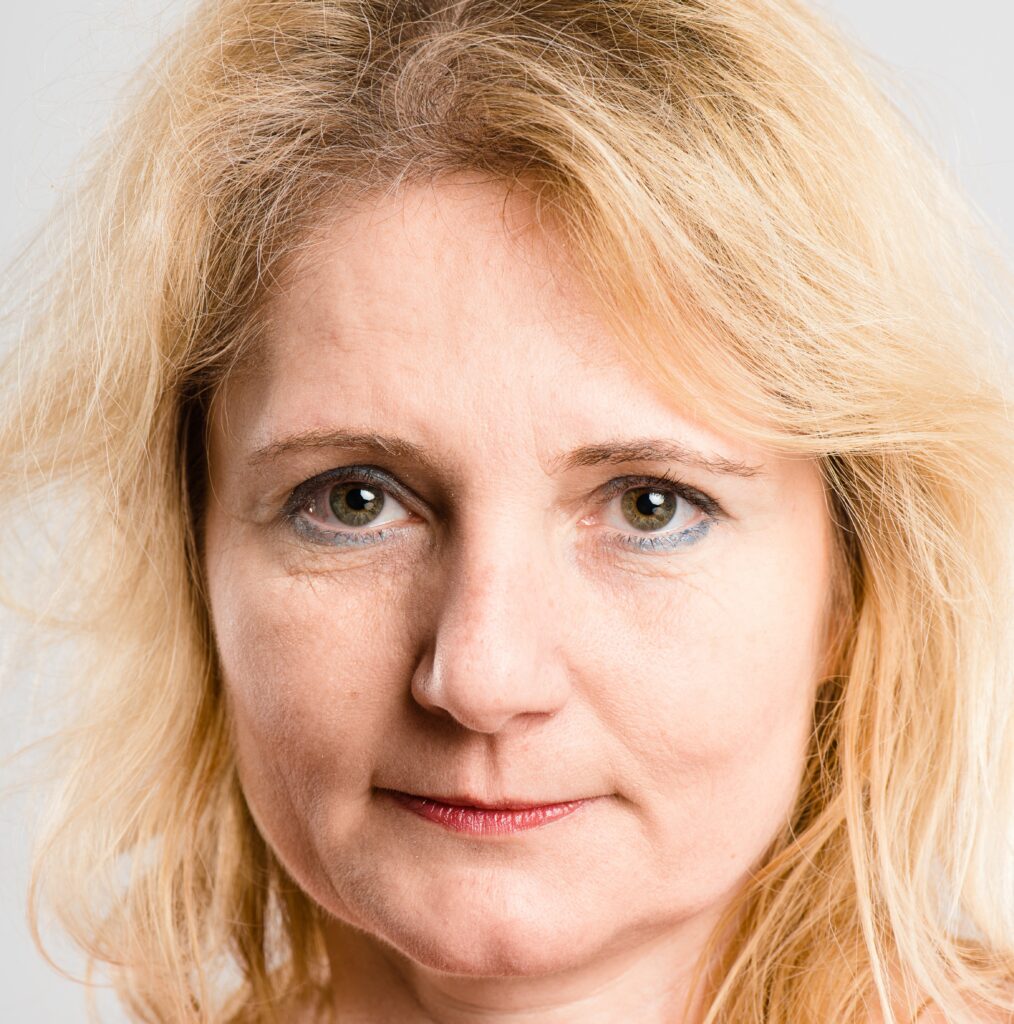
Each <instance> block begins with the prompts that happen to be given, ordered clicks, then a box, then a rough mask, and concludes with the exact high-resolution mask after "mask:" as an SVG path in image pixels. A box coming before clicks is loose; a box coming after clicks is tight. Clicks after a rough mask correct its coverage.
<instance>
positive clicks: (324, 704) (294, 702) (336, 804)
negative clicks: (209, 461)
mask: <svg viewBox="0 0 1014 1024" xmlns="http://www.w3.org/2000/svg"><path fill="white" fill-rule="evenodd" d="M208 542H209V543H208V550H209V552H212V553H213V557H211V558H209V561H208V572H207V575H208V586H209V597H210V604H211V612H212V621H213V623H214V630H215V638H216V646H217V650H218V654H219V661H220V664H221V670H222V675H223V680H224V684H225V690H226V694H227V699H228V701H229V705H230V710H231V714H232V720H233V728H234V736H235V742H236V749H237V757H238V763H239V771H240V777H241V780H242V783H243V789H244V792H245V793H246V796H247V799H248V802H249V804H250V808H251V811H252V813H253V814H254V817H255V819H256V820H257V822H258V824H259V825H260V827H261V829H262V831H263V832H264V834H265V835H266V836H267V837H268V838H269V839H270V840H271V842H272V845H274V846H275V847H276V849H277V850H278V852H279V853H280V854H281V855H282V858H283V860H284V861H287V862H289V863H292V861H293V860H294V859H297V858H298V859H302V860H305V848H307V847H311V846H313V844H314V837H315V836H316V835H317V834H318V833H319V832H320V830H321V829H323V828H325V827H333V826H335V825H336V824H338V825H341V824H342V823H341V822H336V821H335V820H334V819H335V814H336V813H337V814H339V815H341V816H342V817H347V818H348V819H349V820H348V821H347V822H345V824H348V825H351V824H353V819H354V816H355V815H356V814H357V813H358V812H359V810H360V809H361V805H362V801H363V800H364V799H365V796H366V794H368V792H369V788H370V785H371V773H372V772H373V770H374V768H375V767H376V756H377V751H378V748H379V747H381V746H382V745H383V742H384V737H385V736H386V735H388V734H389V733H390V731H391V725H392V722H393V721H395V719H396V716H397V714H398V713H399V709H400V708H401V703H400V702H401V701H402V700H403V698H404V686H403V685H402V686H401V688H400V689H399V687H398V681H399V680H404V679H405V678H407V673H408V672H409V669H408V668H407V667H405V666H407V664H408V661H409V659H410V651H409V649H408V646H407V641H406V630H405V622H406V620H405V617H404V616H405V615H406V614H407V612H406V610H405V609H404V607H403V605H404V602H405V600H407V593H410V592H411V588H404V587H403V586H399V587H397V588H395V587H394V586H393V584H392V582H390V581H388V582H384V581H380V580H376V579H371V580H367V579H365V578H364V577H363V574H361V573H356V572H354V571H352V572H347V573H330V574H328V575H316V576H315V575H308V574H291V575H290V574H287V573H284V572H280V571H279V568H278V564H277V561H275V562H270V563H269V562H268V561H266V560H263V561H262V560H261V558H260V557H259V554H258V547H257V545H255V544H248V545H245V546H244V545H242V544H241V543H238V544H237V546H236V547H235V548H234V549H233V550H231V551H230V550H229V549H228V548H226V547H224V546H216V544H215V536H214V531H213V530H211V529H209V534H208ZM336 797H338V798H339V799H338V800H336V799H335V798H336ZM325 817H326V819H327V821H326V822H325V820H324V819H325Z"/></svg>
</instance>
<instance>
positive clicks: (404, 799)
mask: <svg viewBox="0 0 1014 1024" xmlns="http://www.w3.org/2000/svg"><path fill="white" fill-rule="evenodd" d="M386 792H387V793H389V794H390V796H391V797H392V798H393V799H394V800H395V801H397V803H399V804H401V806H402V807H405V808H407V809H408V810H410V811H412V812H414V813H415V814H418V815H419V817H420V818H426V819H427V820H429V821H433V822H436V824H438V825H443V827H444V828H448V829H450V830H451V831H452V832H467V833H469V834H470V835H506V834H508V833H511V832H524V831H525V830H527V829H530V828H538V827H539V826H540V825H548V824H549V823H550V822H551V821H557V820H558V819H560V818H564V817H566V816H567V815H568V814H573V813H574V811H576V810H577V809H578V808H579V807H580V806H581V805H582V804H586V803H588V801H587V800H568V801H567V802H566V803H560V804H536V805H532V806H524V807H502V806H501V807H478V806H476V805H475V804H464V803H460V804H459V803H444V802H443V801H440V800H432V799H430V798H429V797H422V796H414V795H413V794H411V793H401V792H399V791H398V790H396V789H389V790H386Z"/></svg>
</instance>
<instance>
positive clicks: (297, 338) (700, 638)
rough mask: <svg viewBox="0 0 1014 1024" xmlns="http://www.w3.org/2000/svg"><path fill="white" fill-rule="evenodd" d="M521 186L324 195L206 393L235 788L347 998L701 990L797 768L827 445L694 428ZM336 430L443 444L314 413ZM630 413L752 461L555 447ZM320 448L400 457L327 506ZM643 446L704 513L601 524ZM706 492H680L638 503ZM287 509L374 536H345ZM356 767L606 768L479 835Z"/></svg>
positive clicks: (356, 458)
mask: <svg viewBox="0 0 1014 1024" xmlns="http://www.w3.org/2000/svg"><path fill="white" fill-rule="evenodd" d="M526 203H527V200H525V199H524V198H523V196H522V195H520V194H514V195H512V196H511V198H510V200H509V202H508V204H507V206H506V207H504V192H503V190H502V189H501V188H500V187H498V186H497V185H495V184H492V183H481V182H478V181H474V180H469V179H466V178H464V177H459V178H456V179H448V180H446V181H444V182H442V183H441V184H439V185H438V186H434V187H430V188H421V187H416V188H413V189H412V190H410V191H408V192H406V193H404V194H403V195H402V196H400V197H398V198H397V199H390V198H389V199H385V200H383V201H382V202H380V203H378V204H375V205H374V206H371V207H363V208H362V209H360V210H357V211H356V212H355V214H354V215H352V216H351V217H349V218H347V219H344V220H343V221H342V222H341V224H335V225H333V226H332V227H331V228H330V229H328V230H326V231H324V232H323V234H322V241H321V243H320V245H319V246H317V247H316V248H315V249H314V250H313V258H312V259H304V260H303V261H302V263H301V264H300V265H299V267H298V268H297V269H296V270H294V272H293V273H292V274H291V275H290V277H289V279H288V280H287V281H286V283H285V286H284V287H283V288H281V289H280V290H279V291H278V293H277V294H276V295H275V296H274V297H273V298H272V300H271V302H270V305H269V309H268V313H269V316H270V318H271V322H272V324H273V327H272V330H271V332H270V337H269V339H268V341H267V343H266V349H265V352H264V359H263V360H262V361H261V362H260V363H259V364H258V366H257V367H256V368H255V369H254V370H252V371H251V372H250V373H248V374H245V375H243V376H239V377H237V378H235V379H234V380H232V381H231V382H229V384H228V385H227V386H226V387H225V388H224V390H223V392H222V394H221V396H220V400H219V401H218V402H217V403H216V405H215V407H214V410H213V417H212V431H211V443H210V451H209V474H210V482H211V488H212V500H211V501H210V503H209V506H208V510H207V516H206V522H205V531H206V536H205V552H204V559H205V572H206V576H207V582H208V587H209V595H210V604H211V613H212V619H213V623H214V629H215V635H216V640H217V646H218V651H219V655H220V659H221V666H222V671H223V675H224V682H225V687H226V693H227V698H228V700H229V702H230V705H231V707H232V711H233V715H234V720H235V741H236V746H237V751H238V758H239V764H240V773H241V779H242V784H243V787H244V791H245V793H246V796H247V799H248V802H249V804H250V808H251V811H252V813H253V815H254V818H255V820H256V822H257V824H258V827H259V828H260V829H261V831H262V833H263V835H264V836H265V838H266V839H267V841H268V842H269V843H270V845H271V846H272V847H273V849H274V850H275V852H276V853H277V855H278V857H279V858H280V859H281V861H282V862H283V863H284V865H285V866H286V868H287V869H288V871H289V872H290V873H291V875H292V877H293V878H294V879H295V880H296V881H297V882H298V884H299V885H300V886H301V887H302V888H303V889H304V890H305V891H306V892H307V893H308V894H309V895H310V896H311V897H312V898H313V899H314V900H316V901H317V902H318V903H320V904H321V905H322V906H323V907H325V908H326V909H327V910H328V911H329V912H330V914H331V915H332V916H333V919H334V923H333V925H332V927H331V930H330V935H329V945H330V953H331V957H332V963H333V967H334V971H335V977H336V984H335V1008H337V1009H338V1010H339V1011H340V1012H342V1013H343V1014H345V1016H343V1017H341V1018H340V1019H342V1020H355V1021H363V1022H366V1021H378V1022H379V1021H389V1020H392V1019H396V1020H398V1021H400V1022H405V1024H414V1022H417V1021H438V1022H441V1024H466V1022H468V1024H473V1022H484V1021H493V1020H495V1021H497V1022H501V1024H507V1022H511V1021H520V1020H525V1021H530V1020H533V1019H535V1020H538V1021H540V1024H563V1022H571V1021H580V1022H581V1024H591V1022H615V1021H619V1020H637V1021H638V1022H643V1024H652V1022H663V1021H664V1022H666V1024H677V1022H690V1021H694V1020H697V1019H698V1018H699V1010H700V1007H699V1006H691V1007H689V1008H685V1007H684V999H685V995H686V981H687V977H688V973H689V971H690V970H691V969H692V967H693V965H694V962H695V961H696V959H697V958H698V956H699V955H700V952H701V949H702V946H703V944H704V942H705V940H706V938H707V936H708V934H709V932H710V931H711V929H712V928H713V927H714V924H715V921H716V920H717V918H718V915H719V914H720V912H721V911H722V909H723V908H724V907H725V906H726V904H727V903H728V901H729V900H730V899H731V898H732V896H733V895H734V894H735V893H736V891H737V890H739V888H740V887H741V886H742V885H743V883H744V881H745V880H746V878H747V875H748V873H749V871H750V870H751V868H752V867H753V866H755V865H757V864H758V863H759V862H760V861H761V860H762V859H763V857H764V855H765V851H766V850H767V848H768V846H769V844H770V842H771V840H772V839H773V837H774V836H775V835H776V834H777V833H778V832H779V831H780V829H781V828H782V827H783V825H784V823H785V821H786V818H787V816H788V815H789V814H790V812H791V809H792V806H793V803H794V800H795V795H796V791H797V787H798V783H799V778H800V773H801V771H802V767H803V759H804V755H805V750H806V746H807V739H808V736H809V732H810V722H811V712H812V706H813V700H814V691H815V687H816V685H817V683H818V682H819V679H820V666H821V643H822V636H823V632H822V631H823V628H824V616H825V610H826V605H827V595H828V592H829V587H830V570H831V538H832V534H831V529H832V526H831V520H830V516H829V513H828V508H827V502H826V496H825V492H824V488H823V485H822V481H821V477H820V474H819V471H818V467H817V465H816V464H815V463H814V462H812V461H810V460H804V459H798V458H797V459H790V458H786V457H781V456H778V455H776V454H775V453H773V452H768V451H762V450H760V449H758V448H756V447H754V446H752V445H749V444H746V443H744V442H743V441H741V440H739V439H737V438H733V437H729V436H722V435H719V434H716V433H714V432H713V431H712V430H711V429H709V427H708V425H707V424H705V423H702V422H700V421H699V420H696V419H693V418H691V417H690V416H689V415H687V414H686V413H685V412H684V411H683V410H681V409H679V408H676V407H674V405H673V404H672V402H671V400H669V399H667V398H666V396H664V395H660V394H658V393H656V391H654V390H653V388H652V386H651V383H650V382H649V381H647V380H646V379H644V378H643V377H642V376H640V375H639V374H638V373H637V372H635V370H633V369H632V368H631V367H629V366H627V365H625V364H624V363H623V362H622V360H621V359H620V358H619V356H618V350H617V347H616V340H615V338H613V337H611V335H610V334H609V331H608V330H607V328H606V327H605V324H604V322H603V321H602V319H601V318H600V317H599V316H597V315H596V312H595V305H594V301H593V297H592V296H590V295H589V294H588V293H587V292H586V290H585V289H584V288H583V287H582V284H581V282H580V281H578V280H577V279H575V278H572V277H570V276H569V274H568V272H567V271H566V270H565V269H564V268H563V267H561V265H560V261H559V260H558V259H555V258H554V257H553V255H552V253H551V251H550V248H549V246H548V245H547V239H546V236H544V235H543V234H542V233H541V229H537V228H536V227H535V225H534V224H533V222H532V219H531V210H530V209H529V207H528V206H527V205H526ZM339 429H355V430H358V431H376V432H380V433H383V434H387V435H397V436H399V437H402V438H405V439H407V440H409V441H412V442H414V443H415V444H417V445H421V446H424V447H425V448H426V449H428V450H429V451H430V452H431V454H432V457H433V459H434V460H435V464H434V465H432V466H431V465H427V464H423V463H420V462H419V461H417V460H416V459H415V458H413V457H412V456H410V455H403V454H390V453H388V452H385V451H378V450H376V449H369V448H361V447H360V448H354V449H344V448H341V447H337V446H335V445H333V444H328V443H323V440H322V438H321V437H320V436H319V435H321V434H323V433H326V432H332V431H336V430H339ZM307 432H317V434H318V437H317V439H318V441H320V442H321V443H317V444H312V445H308V446H307V445H303V446H295V447H289V448H286V449H285V450H279V449H278V448H277V444H278V442H279V439H284V438H289V437H292V436H298V435H305V434H306V433H307ZM636 437H653V438H668V439H677V440H679V441H681V442H682V443H684V444H685V445H687V446H690V447H693V448H694V449H696V450H698V451H701V452H704V453H706V454H707V455H709V456H721V457H722V458H724V459H726V460H728V461H729V462H730V463H734V464H738V465H744V466H748V467H753V469H754V472H753V475H750V476H742V475H732V474H720V473H716V472H712V471H709V470H706V469H703V468H699V467H693V466H688V465H683V464H680V463H677V462H675V461H673V460H672V459H668V460H661V461H654V460H652V461H644V460H642V461H636V462H627V463H623V464H622V465H608V464H603V465H594V466H583V467H577V468H572V469H558V468H554V467H553V465H552V458H553V456H554V455H556V454H557V453H560V452H567V451H570V450H572V449H574V448H576V447H578V446H580V445H586V444H591V443H597V442H603V441H606V440H612V439H617V438H620V439H627V438H636ZM272 445H274V446H276V447H275V454H274V456H273V457H272V456H270V455H262V456H261V457H259V458H258V457H255V453H256V452H258V451H263V450H264V449H270V447H271V446H272ZM341 466H359V467H362V466H373V467H376V468H378V469H379V470H381V471H383V472H384V473H385V474H386V476H387V477H388V478H389V484H388V485H384V487H385V495H384V497H385V505H384V507H383V509H382V510H381V511H380V512H379V514H377V515H376V517H375V518H376V522H372V521H371V522H369V523H367V524H366V525H359V526H348V525H347V524H346V523H344V522H342V521H340V520H338V519H337V518H336V517H335V516H334V515H333V513H329V512H328V511H327V509H328V505H327V500H328V498H329V497H330V496H331V492H329V491H328V489H327V487H322V488H318V491H317V492H316V501H317V504H316V505H315V506H314V508H313V509H310V510H308V509H307V508H306V507H301V508H300V509H299V510H298V511H297V512H296V513H295V518H293V516H292V515H290V516H288V517H287V516H286V515H285V513H284V512H283V507H284V506H285V503H286V500H287V499H288V498H289V496H290V494H291V493H292V491H293V489H294V488H296V487H297V485H299V484H300V483H301V482H303V481H305V480H307V479H309V478H312V477H314V476H315V474H320V473H323V472H325V471H328V470H331V469H334V468H336V467H341ZM665 472H668V473H669V474H671V475H672V476H674V477H675V478H677V479H678V480H680V481H682V482H683V483H684V484H687V485H689V486H690V487H693V488H695V489H696V490H697V491H700V492H703V493H704V494H705V495H708V496H710V497H711V498H712V499H714V501H716V502H717V503H718V504H719V505H720V506H721V509H722V514H721V515H720V516H718V517H716V520H715V522H714V523H713V524H712V526H711V528H710V530H709V531H708V532H706V533H704V534H703V535H702V536H700V537H699V539H698V540H697V541H696V542H695V543H692V544H689V545H687V546H684V547H681V548H676V549H675V550H672V551H669V552H660V551H641V550H635V549H634V548H632V547H628V546H625V545H624V543H623V539H624V538H626V539H635V540H636V539H637V538H644V537H645V536H647V535H649V533H651V531H649V530H646V529H645V528H644V526H643V525H642V524H639V523H636V522H631V520H629V519H628V518H626V517H625V514H624V511H623V506H622V503H621V496H622V494H623V490H622V489H621V491H619V492H617V493H616V494H615V495H614V496H612V497H610V498H608V499H606V500H603V499H602V498H601V496H600V492H601V491H602V488H603V487H604V486H605V485H606V484H607V483H608V482H610V481H612V480H617V479H620V478H630V480H631V481H632V482H631V483H629V484H628V485H627V487H626V490H627V491H630V490H631V489H634V492H635V496H636V495H638V494H640V495H643V494H645V493H646V492H649V491H652V487H651V486H646V485H645V484H643V483H642V484H641V485H640V487H641V489H640V490H636V488H637V486H638V484H637V480H638V478H643V477H649V478H658V477H660V476H661V475H662V474H663V473H665ZM354 482H355V476H354V474H353V475H352V477H351V478H350V480H347V481H345V485H346V487H347V486H348V485H349V484H350V483H354ZM360 486H362V483H361V481H360ZM376 487H377V485H376V484H374V485H373V489H374V490H375V489H376ZM668 487H669V484H668V483H666V482H664V481H663V482H662V483H661V484H656V485H655V488H654V490H655V492H658V490H659V488H662V491H663V493H666V494H668V495H669V496H670V497H673V492H672V491H671V490H669V491H666V490H665V488H668ZM340 493H347V492H345V491H340ZM356 493H358V492H356ZM321 509H323V510H324V511H323V512H321V513H320V515H318V516H317V517H316V519H314V510H317V511H319V510H321ZM707 518H708V515H707V514H706V513H704V512H702V511H701V510H700V509H699V508H697V507H696V506H695V505H693V504H691V503H689V502H688V501H687V500H686V499H685V498H679V499H678V501H677V504H676V506H675V513H674V514H673V515H672V516H671V519H670V521H669V522H668V523H666V525H665V526H663V527H662V529H661V530H660V531H657V533H665V532H666V531H668V533H669V535H670V536H675V535H676V534H677V533H678V532H679V531H680V530H683V529H687V530H689V529H692V528H693V527H695V526H697V525H699V524H700V523H701V522H702V520H704V519H707ZM307 520H314V521H316V522H317V525H318V528H319V529H320V530H323V531H325V532H326V531H339V530H344V531H346V532H352V533H359V534H367V533H372V534H373V535H374V537H376V536H378V535H379V534H380V531H381V530H384V531H387V533H386V535H385V537H384V539H381V540H379V541H378V542H377V543H373V544H360V545H357V546H346V547H341V546H336V545H335V544H333V543H328V542H327V541H326V540H320V539H309V538H308V537H307V536H306V533H305V524H306V521H307ZM300 524H302V526H303V527H304V529H303V532H301V527H300ZM657 533H652V534H651V535H657ZM378 787H387V788H393V789H400V790H403V791H408V792H413V793H419V794H431V795H447V794H453V793H462V792H467V793H471V794H475V795H478V796H482V797H485V798H487V799H489V800H494V799H496V798H499V797H504V796H510V797H518V796H521V797H526V798H528V799H530V800H531V801H532V802H537V803H551V802H555V801H560V800H567V799H574V798H596V799H594V800H591V801H590V802H589V803H587V804H584V805H583V806H582V807H580V808H579V809H578V811H577V812H575V813H574V814H571V815H570V816H569V817H566V818H563V819H561V820H559V821H555V822H553V823H551V824H548V825H545V826H543V827H541V828H536V829H533V830H530V831H526V832H520V833H516V834H513V835H510V836H502V837H497V838H489V837H475V836H466V835H461V834H457V833H454V832H450V831H447V830H445V829H443V828H441V827H440V826H438V825H436V824H434V823H432V822H429V821H426V820H424V819H422V818H420V817H417V816H416V815H414V814H412V813H411V812H409V811H407V810H405V809H403V808H401V807H399V806H397V805H396V804H392V803H391V802H390V801H388V800H386V799H385V798H384V796H383V794H381V793H379V792H378Z"/></svg>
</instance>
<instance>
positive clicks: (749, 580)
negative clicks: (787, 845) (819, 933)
mask: <svg viewBox="0 0 1014 1024" xmlns="http://www.w3.org/2000/svg"><path fill="white" fill-rule="evenodd" d="M800 538H802V539H803V540H804V541H805V536H804V535H797V538H796V539H797V540H799V539H800ZM727 555H728V557H727V558H723V560H722V562H721V564H720V565H718V566H717V567H716V568H715V570H714V571H710V570H707V569H702V570H701V571H699V572H695V573H693V574H691V575H690V576H688V578H687V579H685V580H680V581H678V582H677V583H676V585H675V586H673V585H672V581H664V582H665V584H666V586H667V587H668V589H666V588H665V587H663V586H660V587H659V588H658V590H657V592H652V593H647V592H646V593H645V594H644V595H643V596H644V597H645V598H652V597H654V598H657V600H656V601H655V602H654V608H655V609H656V610H655V613H654V614H652V615H651V617H650V618H649V619H648V620H647V621H645V619H644V618H643V617H640V618H638V619H637V620H636V621H637V625H636V626H635V625H634V621H635V620H634V619H631V620H630V622H628V623H623V622H620V623H619V624H618V631H617V632H618V635H625V636H626V638H627V640H628V643H627V644H625V645H624V650H625V652H627V653H626V659H625V660H626V662H627V666H626V668H627V675H628V678H630V679H633V680H636V686H635V687H633V688H632V689H631V691H630V692H631V694H633V695H634V698H633V699H630V700H628V701H626V702H624V703H623V704H622V706H617V708H616V714H617V715H621V716H623V717H624V718H625V721H626V724H625V725H624V726H623V729H624V732H625V734H626V735H627V736H628V737H630V739H631V742H632V744H633V746H634V754H635V757H636V759H637V761H638V762H639V763H640V764H642V765H646V766H649V767H648V771H649V776H650V782H649V786H650V790H651V795H652V797H653V799H650V800H648V801H647V806H648V814H649V817H650V820H651V827H652V828H653V829H654V830H655V831H657V833H658V834H659V835H665V836H666V837H667V838H666V842H665V843H664V844H662V846H661V849H662V850H663V851H665V853H664V856H666V857H667V858H669V865H670V866H674V865H675V864H677V863H679V865H680V868H681V870H685V869H686V867H687V865H688V863H690V862H696V864H697V870H699V871H701V872H702V875H701V876H700V877H701V879H702V884H706V882H705V881H704V875H707V874H708V873H709V872H710V871H712V870H713V868H714V866H715V865H716V864H717V863H718V861H717V858H722V857H727V858H732V859H733V860H735V861H736V862H737V864H738V866H739V867H741V868H743V869H744V870H745V869H746V868H747V867H748V866H749V863H750V861H751V860H752V859H753V858H754V857H757V856H759V855H760V853H761V852H762V851H763V849H764V847H765V846H766V845H767V843H768V842H769V841H770V839H771V838H773V836H774V835H775V833H776V832H777V831H778V830H779V829H780V827H781V826H782V824H783V823H784V821H785V818H786V815H787V814H788V813H789V812H790V811H791V809H792V806H793V803H794V800H795V796H796V793H797V789H798V785H799V780H800V777H801V773H802V770H803V767H804V761H805V754H806V749H807V745H808V742H809V737H810V732H811V724H812V710H813V700H814V696H815V688H816V684H817V682H818V679H819V671H820V664H821V654H822V651H821V642H822V635H823V633H822V630H823V624H824V609H825V601H826V597H827V592H828V586H829V579H828V574H827V566H828V560H827V557H826V556H827V548H826V547H825V544H824V541H823V538H822V537H821V536H820V535H819V533H818V534H815V535H814V536H813V537H811V538H810V542H805V543H790V542H789V536H788V535H787V536H786V541H785V543H784V544H781V545H778V544H770V545H768V546H767V547H765V546H764V545H759V544H756V543H751V542H746V543H744V544H743V545H742V546H740V547H738V548H735V549H733V548H732V547H730V549H729V550H728V551H727ZM630 652H636V653H635V654H634V655H633V657H631V653H630ZM617 657H619V655H617ZM702 851H707V852H708V857H707V858H704V859H702V858H701V852H702ZM710 858H716V859H714V860H711V859H710ZM705 861H708V863H705Z"/></svg>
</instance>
